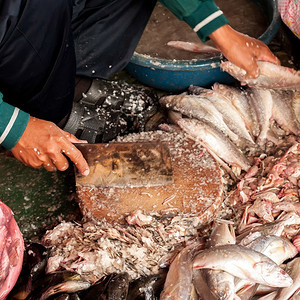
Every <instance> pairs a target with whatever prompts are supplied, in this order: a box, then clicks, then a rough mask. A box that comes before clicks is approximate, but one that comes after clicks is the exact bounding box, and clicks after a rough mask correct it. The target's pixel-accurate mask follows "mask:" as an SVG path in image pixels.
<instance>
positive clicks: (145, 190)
mask: <svg viewBox="0 0 300 300" xmlns="http://www.w3.org/2000/svg"><path fill="white" fill-rule="evenodd" d="M119 141H122V142H139V141H163V142H166V143H168V145H169V150H170V156H171V163H172V169H173V176H174V183H172V184H169V185H164V186H152V187H146V186H145V187H136V188H131V187H127V188H116V187H114V188H103V187H93V186H92V187H91V186H80V185H78V184H77V187H76V189H77V197H78V201H79V206H80V208H81V211H82V213H83V215H85V216H86V217H88V218H92V219H98V220H100V219H102V218H105V219H106V220H107V221H109V222H114V221H116V222H119V223H122V222H124V219H125V217H126V215H128V214H129V213H130V212H132V211H134V210H137V209H141V210H143V211H147V212H149V211H157V212H160V211H163V210H167V209H178V210H180V211H182V212H185V213H195V214H197V215H199V216H201V217H202V220H203V223H206V222H209V221H211V220H212V218H213V217H214V215H215V213H216V212H217V210H218V208H219V207H220V205H221V203H222V201H223V183H222V174H221V169H220V167H219V165H218V163H217V162H215V160H214V159H213V158H212V156H211V155H210V154H209V153H208V152H207V151H205V150H204V149H203V148H201V147H200V146H199V145H197V144H195V143H194V142H193V141H192V140H190V139H188V138H187V137H185V136H184V135H182V134H181V133H177V132H176V133H167V132H163V131H153V132H144V133H138V134H132V135H128V136H126V137H123V138H122V139H121V140H119Z"/></svg>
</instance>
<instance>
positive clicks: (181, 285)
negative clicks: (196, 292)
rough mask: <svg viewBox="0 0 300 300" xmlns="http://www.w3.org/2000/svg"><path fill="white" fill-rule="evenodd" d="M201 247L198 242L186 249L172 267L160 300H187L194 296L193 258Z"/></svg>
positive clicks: (177, 257) (180, 253)
mask: <svg viewBox="0 0 300 300" xmlns="http://www.w3.org/2000/svg"><path fill="white" fill-rule="evenodd" d="M198 247H199V245H198V243H197V242H195V243H193V244H191V245H189V246H187V247H185V248H184V249H183V250H181V251H180V252H179V253H178V255H177V256H176V257H175V259H174V260H173V262H172V263H171V265H170V268H169V271H168V274H167V278H166V281H165V284H164V288H163V291H162V293H161V295H160V300H167V299H185V300H190V299H191V298H192V295H193V283H192V278H193V277H192V276H193V274H192V272H193V257H194V254H195V251H197V249H198Z"/></svg>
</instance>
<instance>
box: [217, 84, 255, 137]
mask: <svg viewBox="0 0 300 300" xmlns="http://www.w3.org/2000/svg"><path fill="white" fill-rule="evenodd" d="M212 89H213V90H215V91H217V92H218V93H220V94H222V95H223V96H224V97H227V98H228V99H229V100H230V101H231V102H232V104H233V105H234V107H235V108H236V109H237V110H238V112H239V113H240V115H241V117H242V118H243V120H244V122H245V125H246V127H247V129H248V130H249V131H250V132H251V133H252V135H253V136H258V134H259V127H258V122H257V116H256V112H255V110H254V107H253V106H252V105H250V103H249V98H248V97H247V93H246V92H245V90H242V89H241V88H235V87H233V86H228V85H225V84H220V83H217V82H216V83H214V85H213V86H212Z"/></svg>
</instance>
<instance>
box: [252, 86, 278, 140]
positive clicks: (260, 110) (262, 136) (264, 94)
mask: <svg viewBox="0 0 300 300" xmlns="http://www.w3.org/2000/svg"><path fill="white" fill-rule="evenodd" d="M247 95H249V98H250V101H251V104H250V105H253V107H254V109H255V111H256V116H257V120H258V124H259V135H258V137H257V140H256V143H258V144H259V145H260V146H264V144H265V141H266V139H267V134H268V131H269V127H270V119H271V117H272V109H273V99H272V95H271V92H270V91H269V90H265V89H257V88H249V89H248V90H247Z"/></svg>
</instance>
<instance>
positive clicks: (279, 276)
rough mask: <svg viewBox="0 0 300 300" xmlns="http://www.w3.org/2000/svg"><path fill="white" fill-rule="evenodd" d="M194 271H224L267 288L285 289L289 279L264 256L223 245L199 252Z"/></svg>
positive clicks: (244, 249)
mask: <svg viewBox="0 0 300 300" xmlns="http://www.w3.org/2000/svg"><path fill="white" fill-rule="evenodd" d="M193 268H194V269H201V268H209V269H216V270H223V271H226V272H228V273H230V274H232V275H233V276H236V277H239V278H241V279H245V280H249V281H253V282H256V283H261V284H265V285H269V286H277V287H287V286H290V285H291V284H292V283H293V281H292V279H291V277H290V276H289V275H288V274H287V273H286V272H285V271H284V270H282V269H281V268H280V267H278V266H277V264H276V263H275V262H274V261H272V260H271V259H270V258H268V257H267V256H266V255H264V254H261V253H259V252H257V251H254V250H252V249H249V248H247V247H243V246H240V245H224V246H218V247H214V248H213V249H206V250H203V251H201V252H199V253H198V254H197V255H196V257H195V259H194V261H193Z"/></svg>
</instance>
